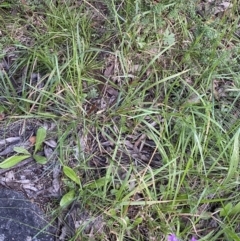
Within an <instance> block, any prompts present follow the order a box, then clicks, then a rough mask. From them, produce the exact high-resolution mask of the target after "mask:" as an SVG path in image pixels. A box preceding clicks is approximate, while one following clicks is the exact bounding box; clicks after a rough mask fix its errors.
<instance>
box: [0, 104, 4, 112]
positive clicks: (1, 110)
mask: <svg viewBox="0 0 240 241" xmlns="http://www.w3.org/2000/svg"><path fill="white" fill-rule="evenodd" d="M3 112H4V108H3V107H2V106H1V105H0V113H3Z"/></svg>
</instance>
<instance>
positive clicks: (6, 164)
mask: <svg viewBox="0 0 240 241" xmlns="http://www.w3.org/2000/svg"><path fill="white" fill-rule="evenodd" d="M29 157H30V155H24V156H11V157H9V158H7V159H6V160H4V161H3V162H1V163H0V168H3V169H6V168H10V167H13V166H15V165H17V164H18V163H19V162H21V161H23V160H25V159H27V158H29Z"/></svg>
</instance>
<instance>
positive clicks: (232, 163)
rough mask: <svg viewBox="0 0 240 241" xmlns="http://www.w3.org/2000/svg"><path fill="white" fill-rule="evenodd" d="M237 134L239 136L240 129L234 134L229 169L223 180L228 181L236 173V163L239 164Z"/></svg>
mask: <svg viewBox="0 0 240 241" xmlns="http://www.w3.org/2000/svg"><path fill="white" fill-rule="evenodd" d="M239 136H240V129H239V131H238V132H237V133H236V134H235V135H234V141H233V150H232V155H231V159H230V163H229V169H228V174H227V178H226V180H225V182H227V181H229V180H230V179H231V178H232V177H234V175H236V172H237V171H238V164H239Z"/></svg>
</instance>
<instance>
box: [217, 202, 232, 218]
mask: <svg viewBox="0 0 240 241" xmlns="http://www.w3.org/2000/svg"><path fill="white" fill-rule="evenodd" d="M231 210H232V203H230V202H229V203H228V204H227V205H226V206H224V207H223V208H221V211H220V217H226V216H227V215H228V214H229V213H230V212H231Z"/></svg>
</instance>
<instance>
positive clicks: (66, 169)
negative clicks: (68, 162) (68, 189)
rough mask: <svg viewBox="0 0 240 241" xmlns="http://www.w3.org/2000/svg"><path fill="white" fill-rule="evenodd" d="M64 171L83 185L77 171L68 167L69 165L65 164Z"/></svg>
mask: <svg viewBox="0 0 240 241" xmlns="http://www.w3.org/2000/svg"><path fill="white" fill-rule="evenodd" d="M63 172H64V174H65V175H66V176H67V177H69V178H70V179H71V180H72V181H74V182H75V183H77V184H78V185H79V186H80V185H81V183H80V179H79V177H78V176H77V174H76V173H75V171H74V170H73V169H72V168H70V167H68V166H64V167H63Z"/></svg>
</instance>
